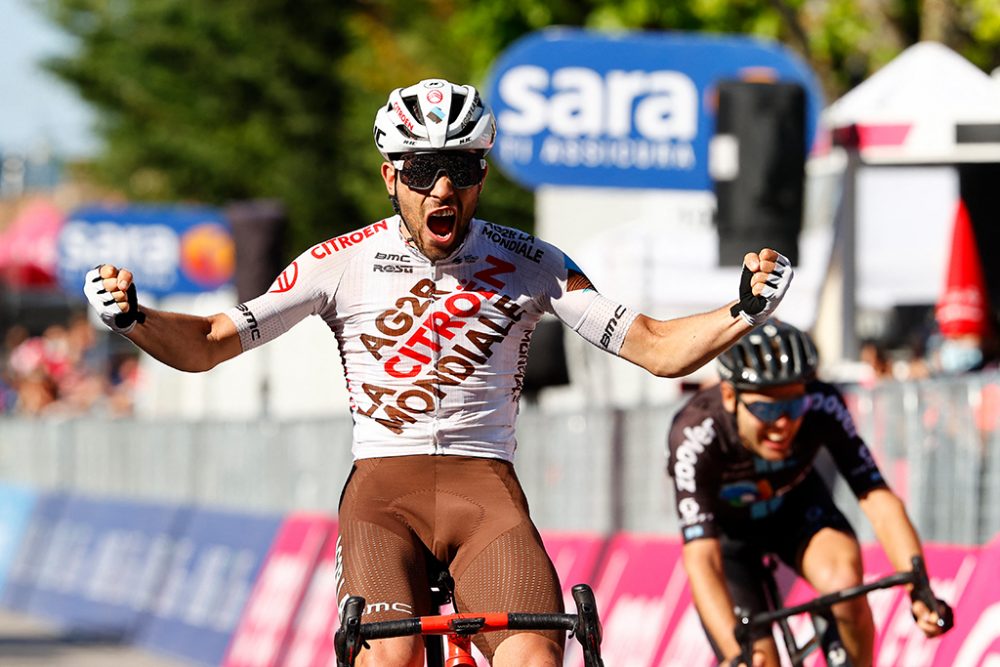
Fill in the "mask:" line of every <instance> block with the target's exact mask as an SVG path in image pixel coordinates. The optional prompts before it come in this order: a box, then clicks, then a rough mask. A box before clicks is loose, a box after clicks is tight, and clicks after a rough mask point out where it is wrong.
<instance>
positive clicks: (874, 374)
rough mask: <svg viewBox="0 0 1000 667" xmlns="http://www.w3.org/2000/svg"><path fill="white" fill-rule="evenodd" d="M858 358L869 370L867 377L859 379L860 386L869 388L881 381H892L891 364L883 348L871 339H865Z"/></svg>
mask: <svg viewBox="0 0 1000 667" xmlns="http://www.w3.org/2000/svg"><path fill="white" fill-rule="evenodd" d="M860 357H861V361H862V363H864V364H866V365H867V366H868V368H869V369H870V372H869V373H868V375H866V376H865V377H863V378H862V379H861V382H860V384H861V385H862V386H866V387H870V386H872V385H874V384H877V383H878V382H881V381H883V380H891V379H893V374H892V363H891V362H890V361H889V355H888V353H887V352H886V349H885V346H884V345H882V344H881V343H880V342H878V341H876V340H873V339H870V338H869V339H866V340H864V341H862V343H861V352H860Z"/></svg>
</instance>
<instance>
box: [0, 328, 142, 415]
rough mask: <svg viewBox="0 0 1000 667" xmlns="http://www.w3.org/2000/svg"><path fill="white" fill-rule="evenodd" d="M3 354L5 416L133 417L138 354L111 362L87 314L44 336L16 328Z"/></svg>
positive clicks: (0, 404)
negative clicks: (33, 334) (105, 415)
mask: <svg viewBox="0 0 1000 667" xmlns="http://www.w3.org/2000/svg"><path fill="white" fill-rule="evenodd" d="M3 341H4V343H3V349H2V350H0V414H3V413H10V414H18V415H23V416H41V415H53V414H59V415H65V416H72V415H82V414H89V413H93V412H94V411H100V412H101V413H102V414H108V415H109V416H113V417H122V416H128V415H130V414H131V413H132V408H133V404H134V392H135V387H136V384H137V382H138V363H137V360H136V357H135V355H134V354H131V353H130V354H128V355H120V356H116V357H113V358H110V359H109V358H108V357H107V353H106V351H103V352H102V350H101V349H100V348H99V347H98V345H97V335H96V332H95V330H94V328H93V327H92V326H91V324H90V322H89V321H88V320H87V318H86V315H85V314H83V313H78V314H74V315H72V316H71V317H70V318H69V320H68V322H67V323H66V324H52V325H49V326H48V327H46V328H45V330H44V331H43V332H42V334H41V335H40V336H31V335H30V333H29V331H28V330H27V329H26V328H25V327H23V326H21V325H14V326H13V327H11V328H10V329H9V330H8V331H7V332H6V334H5V335H4V339H3Z"/></svg>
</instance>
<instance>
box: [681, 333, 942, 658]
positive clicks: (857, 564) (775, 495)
mask: <svg viewBox="0 0 1000 667" xmlns="http://www.w3.org/2000/svg"><path fill="white" fill-rule="evenodd" d="M817 362H818V355H817V353H816V348H815V346H814V345H813V342H812V341H811V340H810V338H809V336H808V335H807V334H805V333H803V332H802V331H799V330H798V329H796V328H795V327H793V326H791V325H788V324H785V323H782V322H779V321H777V320H769V321H767V322H766V323H764V325H763V326H761V327H759V328H757V329H755V330H754V331H752V332H751V333H749V334H748V335H746V336H744V337H743V338H742V339H741V340H740V341H739V342H737V343H736V344H735V345H734V346H732V347H731V348H730V349H729V350H727V351H726V352H723V353H722V354H721V355H719V373H720V375H721V376H722V382H721V383H719V384H716V385H714V386H711V387H708V388H706V389H703V390H701V391H700V392H698V393H697V394H695V395H694V396H693V397H692V398H691V399H690V400H689V401H688V402H687V404H685V405H684V407H682V408H681V410H680V411H679V412H678V414H677V415H676V416H675V417H674V421H673V424H672V426H671V428H670V435H669V438H668V441H669V442H668V457H667V471H668V473H669V474H670V475H671V476H672V477H673V478H674V486H675V490H676V494H675V495H676V502H677V512H678V515H679V517H680V524H681V532H682V535H683V539H684V551H683V558H684V567H685V569H686V570H687V573H688V577H689V578H690V580H691V592H692V596H693V597H694V602H695V606H696V607H697V609H698V613H699V615H700V616H701V619H702V623H703V625H704V626H705V629H706V632H707V634H708V638H709V642H710V643H711V644H712V648H713V649H714V650H715V653H716V656H717V657H718V658H719V659H720V660H729V659H732V658H735V657H736V656H738V655H739V646H738V645H737V643H736V639H735V637H734V634H733V632H734V628H735V626H736V616H735V614H734V612H733V608H734V606H739V607H740V608H742V609H743V610H747V611H750V612H759V611H763V610H765V609H766V608H767V602H766V597H765V593H764V591H763V589H762V584H761V581H762V576H763V575H762V573H761V572H762V570H761V568H762V563H761V561H762V558H763V556H764V555H765V554H773V555H776V556H778V557H779V558H781V560H783V561H784V562H785V563H786V564H787V565H788V566H789V567H792V568H793V569H795V570H796V571H797V572H798V573H799V574H800V575H801V576H802V577H804V578H805V579H806V580H807V581H808V582H809V583H810V584H811V585H812V586H813V588H815V589H816V590H817V591H818V592H819V593H830V592H833V591H836V590H839V589H842V588H847V587H850V586H855V585H858V584H860V583H861V577H862V569H861V550H860V547H859V545H858V541H857V538H856V537H855V535H854V531H853V530H852V529H851V526H850V524H849V523H848V522H847V519H846V518H845V517H844V515H843V514H841V513H840V511H839V510H838V509H837V507H836V506H835V505H834V504H833V500H832V498H831V497H830V493H829V491H828V490H827V487H826V485H825V484H824V482H823V481H822V480H821V479H820V477H819V475H818V474H817V472H816V471H815V470H814V469H813V460H814V459H815V457H816V454H817V453H818V451H819V449H820V448H821V447H823V448H826V450H827V451H828V452H829V453H830V455H831V457H832V458H833V460H834V461H835V462H836V465H837V468H838V470H839V472H840V474H841V475H843V476H844V478H845V479H846V480H847V482H848V484H849V485H850V486H851V489H852V490H853V492H854V494H855V495H856V496H857V497H858V502H859V503H860V505H861V509H862V510H863V511H864V513H865V515H866V516H867V517H868V519H869V520H870V521H871V523H872V526H873V527H874V530H875V535H876V537H877V539H878V541H879V543H880V544H881V545H882V547H883V549H885V552H886V554H887V555H888V556H889V559H890V561H891V562H892V564H893V566H894V567H895V568H896V569H897V570H899V571H908V570H909V569H910V567H911V565H910V558H911V557H912V556H916V555H922V551H921V546H920V540H919V538H918V537H917V533H916V531H915V530H914V528H913V525H912V524H911V523H910V520H909V518H908V517H907V514H906V509H905V508H904V507H903V503H902V502H901V501H900V499H899V498H898V497H897V496H896V495H895V494H894V493H893V492H892V491H890V490H889V487H888V486H887V485H886V483H885V481H884V480H883V479H882V475H881V474H880V472H879V469H878V467H877V466H876V465H875V461H874V460H873V459H872V455H871V452H869V450H868V447H867V446H866V445H865V443H864V442H863V441H862V440H861V438H860V437H859V436H858V434H857V431H856V430H855V427H854V424H853V422H852V421H851V416H850V414H849V413H848V411H847V407H846V406H845V404H844V400H843V398H842V396H841V395H840V393H839V392H838V391H837V389H836V388H835V387H833V386H832V385H829V384H825V383H823V382H819V381H816V380H815V373H816V366H817ZM942 604H943V603H942ZM942 611H943V609H942ZM937 612H938V610H934V611H931V610H929V609H927V607H926V606H925V605H924V604H923V603H922V602H920V601H914V602H913V614H914V618H915V619H916V621H917V625H918V626H919V627H920V629H921V630H923V631H924V633H925V634H926V635H927V636H934V635H937V634H940V633H941V629H940V628H939V627H938V626H937V625H936V622H937V619H938V613H937ZM833 613H834V617H835V619H836V621H837V627H838V629H839V630H840V633H841V635H842V639H843V641H844V645H845V648H846V649H847V651H848V653H849V654H850V656H851V659H852V660H853V661H854V663H853V664H855V665H860V666H866V665H871V663H872V650H873V641H874V626H873V624H872V614H871V610H870V609H869V607H868V603H867V602H866V600H865V598H864V597H861V598H857V599H855V600H853V601H850V602H844V603H841V604H839V605H836V606H834V607H833ZM753 664H754V666H755V667H758V666H760V665H768V666H771V665H774V666H777V665H778V664H779V663H778V653H777V647H776V646H775V644H774V641H773V639H772V638H771V636H770V633H769V632H763V631H762V632H761V634H760V635H759V636H758V637H757V638H756V641H755V643H754V658H753Z"/></svg>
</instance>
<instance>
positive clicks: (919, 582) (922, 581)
mask: <svg viewBox="0 0 1000 667" xmlns="http://www.w3.org/2000/svg"><path fill="white" fill-rule="evenodd" d="M910 564H911V566H912V569H911V570H910V571H909V572H897V573H895V574H890V575H888V576H885V577H882V578H881V579H877V580H875V581H872V582H870V583H867V584H861V585H860V586H854V587H852V588H845V589H843V590H840V591H835V592H833V593H828V594H826V595H821V596H819V597H816V598H814V599H812V600H810V601H808V602H804V603H802V604H799V605H795V606H794V607H783V608H781V609H776V610H774V611H766V612H760V613H757V614H752V615H748V614H742V615H741V616H740V617H739V618H738V619H737V624H736V629H735V630H734V634H735V635H736V641H737V642H739V644H740V647H741V648H742V652H741V656H740V658H736V659H735V660H736V661H737V662H733V663H732V664H734V665H736V664H739V663H738V661H740V660H742V661H744V662H746V664H748V665H749V664H750V658H751V656H752V652H753V639H752V637H751V632H752V631H753V630H754V629H755V628H759V627H763V626H770V625H771V624H772V623H774V622H775V621H780V620H781V619H784V618H788V617H789V616H795V615H798V614H805V613H817V612H821V611H823V610H826V609H829V608H830V607H832V606H833V605H835V604H837V603H839V602H844V601H846V600H853V599H854V598H858V597H861V596H862V595H867V594H868V593H871V592H872V591H876V590H880V589H884V588H892V587H894V586H903V585H906V584H912V585H913V589H912V591H911V592H910V599H911V600H920V601H921V602H923V603H924V604H925V605H927V608H928V609H930V610H931V611H937V612H938V620H937V625H938V627H939V628H941V629H942V631H943V632H947V631H948V630H950V629H951V628H952V627H953V626H954V616H953V613H952V610H951V607H950V606H948V604H947V603H946V602H944V601H943V600H939V599H938V598H936V597H935V596H934V591H933V590H932V589H931V584H930V579H929V578H928V576H927V568H926V567H925V566H924V559H923V558H922V557H920V556H914V557H913V558H912V559H911V561H910Z"/></svg>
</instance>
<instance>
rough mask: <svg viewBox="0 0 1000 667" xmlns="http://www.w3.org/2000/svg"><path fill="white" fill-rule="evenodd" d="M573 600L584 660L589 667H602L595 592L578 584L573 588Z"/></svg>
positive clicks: (577, 637) (599, 628)
mask: <svg viewBox="0 0 1000 667" xmlns="http://www.w3.org/2000/svg"><path fill="white" fill-rule="evenodd" d="M573 600H574V601H575V602H576V610H577V617H578V620H577V626H576V630H575V632H574V634H575V635H576V639H577V641H579V642H580V644H581V646H582V647H583V654H584V660H585V661H586V664H587V667H591V666H594V667H600V666H601V665H603V664H604V662H603V661H602V660H601V657H600V656H601V623H600V621H599V620H598V615H597V601H596V600H595V599H594V591H592V590H591V589H590V586H588V585H587V584H577V585H576V586H574V587H573Z"/></svg>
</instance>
